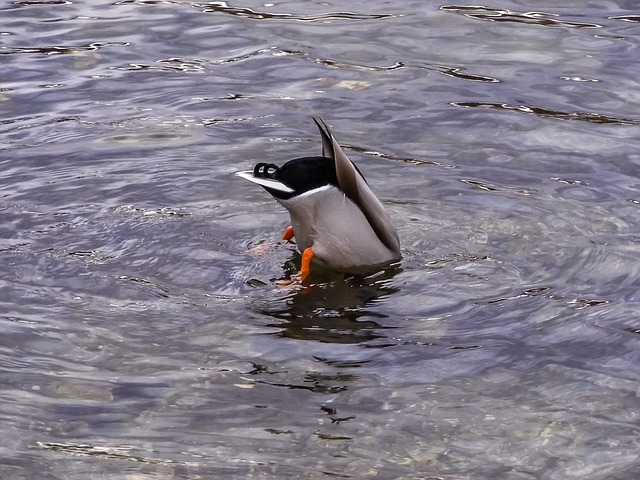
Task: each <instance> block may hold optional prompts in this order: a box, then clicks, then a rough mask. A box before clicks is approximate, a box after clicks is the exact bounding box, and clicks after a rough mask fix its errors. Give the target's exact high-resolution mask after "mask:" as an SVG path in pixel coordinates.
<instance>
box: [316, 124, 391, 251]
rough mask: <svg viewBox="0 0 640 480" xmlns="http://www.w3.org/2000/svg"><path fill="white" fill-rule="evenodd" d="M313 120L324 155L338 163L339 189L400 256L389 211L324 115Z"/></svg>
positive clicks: (336, 165)
mask: <svg viewBox="0 0 640 480" xmlns="http://www.w3.org/2000/svg"><path fill="white" fill-rule="evenodd" d="M313 121H314V122H315V123H316V125H317V126H318V129H319V130H320V136H321V137H322V155H323V156H325V157H328V158H332V159H333V160H334V162H335V167H336V176H337V177H338V186H339V188H340V190H341V191H342V192H343V193H344V194H345V195H346V196H347V197H348V198H349V199H350V200H351V201H353V202H354V203H355V204H356V205H357V206H358V208H359V209H360V210H361V211H362V213H363V214H364V216H365V218H366V219H367V221H368V222H369V225H370V226H371V228H372V229H373V231H374V232H375V234H376V236H377V237H378V239H379V240H380V241H381V242H382V244H383V245H385V246H386V247H387V248H388V249H389V250H391V251H392V252H394V253H395V254H396V255H397V256H398V258H400V240H399V238H398V233H397V232H396V229H395V227H394V226H393V223H392V222H391V218H390V217H389V214H388V213H387V211H386V210H385V209H384V207H383V206H382V203H381V202H380V200H378V197H376V195H375V194H374V193H373V191H372V190H371V188H370V187H369V185H368V184H367V181H366V180H365V178H364V177H363V176H362V174H361V173H360V171H359V170H358V168H357V167H356V166H355V164H354V163H353V162H352V161H351V160H349V157H347V155H346V154H345V153H344V151H343V150H342V148H341V147H340V145H339V144H338V142H337V141H336V139H335V137H334V136H333V134H332V133H331V130H329V127H328V126H327V124H326V123H324V121H323V120H322V119H321V118H318V119H316V118H314V119H313Z"/></svg>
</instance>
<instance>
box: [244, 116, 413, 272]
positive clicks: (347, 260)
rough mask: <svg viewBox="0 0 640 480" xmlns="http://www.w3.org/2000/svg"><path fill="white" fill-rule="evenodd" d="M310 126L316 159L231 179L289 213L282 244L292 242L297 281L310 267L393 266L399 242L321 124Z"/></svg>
mask: <svg viewBox="0 0 640 480" xmlns="http://www.w3.org/2000/svg"><path fill="white" fill-rule="evenodd" d="M313 121H314V122H315V124H316V125H317V127H318V129H319V130H320V138H321V141H322V151H321V153H322V155H321V156H312V157H301V158H295V159H293V160H289V161H287V162H286V163H284V164H283V165H282V166H277V165H275V164H273V163H265V162H260V163H257V164H256V165H255V166H254V168H253V170H246V171H240V172H236V175H237V176H239V177H241V178H243V179H245V180H248V181H250V182H253V183H255V184H258V185H260V186H261V187H262V188H264V189H265V190H266V191H267V192H268V193H269V194H271V196H272V197H273V198H274V199H275V200H276V201H277V202H278V203H280V205H282V206H283V207H284V208H285V209H286V210H287V211H288V212H289V216H290V219H291V225H290V226H289V227H287V228H286V230H285V232H284V235H283V236H282V240H283V241H286V242H290V241H291V240H292V239H293V238H294V237H295V242H296V246H297V248H298V250H299V251H300V253H301V254H302V264H301V269H300V278H301V280H302V281H305V280H306V279H307V278H308V277H309V275H310V273H311V265H312V264H317V265H320V266H321V267H324V268H327V269H330V270H334V271H338V272H346V273H363V272H367V271H371V270H373V269H375V268H379V267H383V266H385V265H388V264H391V263H393V262H397V261H399V260H400V259H401V257H402V255H401V251H400V239H399V237H398V233H397V231H396V228H395V227H394V225H393V223H392V221H391V218H390V217H389V214H388V213H387V211H386V210H385V209H384V207H383V206H382V203H381V202H380V200H379V199H378V197H376V195H375V194H374V193H373V191H372V190H371V188H370V187H369V184H368V183H367V181H366V179H365V178H364V176H363V175H362V173H361V172H360V170H359V169H358V167H357V166H356V165H355V164H354V163H353V162H352V161H351V160H350V159H349V157H347V155H346V154H345V153H344V151H343V150H342V148H341V147H340V145H339V143H338V142H337V141H336V139H335V137H334V136H333V134H332V133H331V130H330V129H329V127H328V126H327V124H326V123H325V122H324V121H323V120H322V119H321V118H313Z"/></svg>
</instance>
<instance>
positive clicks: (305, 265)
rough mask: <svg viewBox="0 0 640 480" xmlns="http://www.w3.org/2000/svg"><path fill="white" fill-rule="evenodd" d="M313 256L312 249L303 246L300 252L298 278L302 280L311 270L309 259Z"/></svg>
mask: <svg viewBox="0 0 640 480" xmlns="http://www.w3.org/2000/svg"><path fill="white" fill-rule="evenodd" d="M312 258H313V249H312V248H311V247H309V248H305V250H304V252H302V267H301V268H300V280H302V281H304V280H305V278H307V277H308V276H309V273H310V272H311V265H310V264H311V259H312Z"/></svg>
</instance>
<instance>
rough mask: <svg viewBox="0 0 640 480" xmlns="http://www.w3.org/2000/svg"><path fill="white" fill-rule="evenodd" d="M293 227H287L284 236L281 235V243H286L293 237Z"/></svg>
mask: <svg viewBox="0 0 640 480" xmlns="http://www.w3.org/2000/svg"><path fill="white" fill-rule="evenodd" d="M294 235H295V234H294V233H293V227H292V226H291V225H289V226H288V227H287V229H286V230H285V231H284V235H282V241H284V242H288V241H289V240H291V239H292V238H293V237H294Z"/></svg>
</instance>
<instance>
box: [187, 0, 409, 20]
mask: <svg viewBox="0 0 640 480" xmlns="http://www.w3.org/2000/svg"><path fill="white" fill-rule="evenodd" d="M191 6H192V7H194V8H197V9H200V10H201V11H202V12H203V13H224V14H227V15H233V16H237V17H246V18H252V19H257V20H265V19H286V20H297V21H300V22H316V21H319V20H382V19H386V18H396V17H401V16H402V15H400V14H393V13H378V14H367V13H353V12H328V13H320V14H316V15H300V14H295V13H275V12H265V11H257V10H253V9H251V8H248V7H234V6H232V5H229V4H228V3H227V2H202V3H192V4H191Z"/></svg>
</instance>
